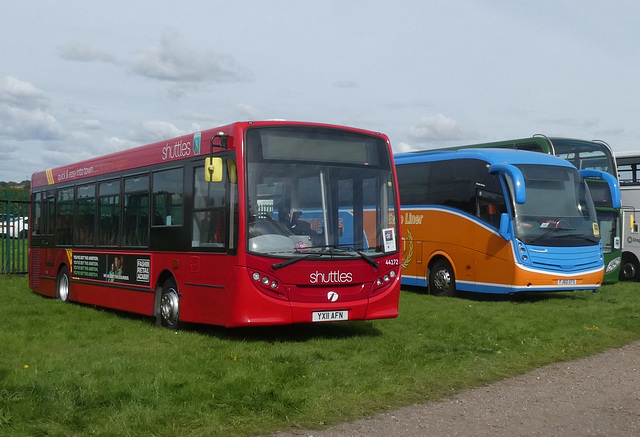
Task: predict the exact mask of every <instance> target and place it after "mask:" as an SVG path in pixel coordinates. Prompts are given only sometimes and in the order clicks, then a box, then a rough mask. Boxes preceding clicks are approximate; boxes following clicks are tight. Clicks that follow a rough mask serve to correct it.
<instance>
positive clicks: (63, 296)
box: [56, 267, 69, 302]
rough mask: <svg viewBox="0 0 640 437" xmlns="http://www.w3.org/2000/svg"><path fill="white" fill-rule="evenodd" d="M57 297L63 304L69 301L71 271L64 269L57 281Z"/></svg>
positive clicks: (61, 270)
mask: <svg viewBox="0 0 640 437" xmlns="http://www.w3.org/2000/svg"><path fill="white" fill-rule="evenodd" d="M56 297H57V298H58V299H60V300H61V301H62V302H67V301H68V300H69V269H67V268H66V267H62V268H61V269H60V273H58V279H57V280H56Z"/></svg>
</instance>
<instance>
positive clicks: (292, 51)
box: [0, 0, 640, 182]
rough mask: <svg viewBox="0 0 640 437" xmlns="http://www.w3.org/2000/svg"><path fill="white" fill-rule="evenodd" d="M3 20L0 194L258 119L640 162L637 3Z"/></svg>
mask: <svg viewBox="0 0 640 437" xmlns="http://www.w3.org/2000/svg"><path fill="white" fill-rule="evenodd" d="M8 3H11V4H10V5H8ZM0 10H1V12H0V181H16V182H21V181H23V180H26V179H30V177H31V174H32V173H33V172H35V171H40V170H44V169H47V168H52V167H56V166H59V165H64V164H70V163H73V162H76V161H79V160H83V159H87V158H91V157H95V156H100V155H103V154H106V153H110V152H115V151H119V150H124V149H128V148H131V147H135V146H138V145H142V144H147V143H151V142H155V141H160V140H163V139H169V138H173V137H176V136H179V135H183V134H187V133H191V132H196V131H198V130H202V129H209V128H214V127H216V126H221V125H224V124H228V123H232V122H234V121H243V120H264V119H286V120H296V121H313V122H322V123H331V124H339V125H347V126H354V127H359V128H364V129H369V130H373V131H378V132H383V133H385V134H387V135H388V136H389V138H390V140H391V144H392V146H393V149H394V152H396V153H400V152H406V151H412V150H424V149H431V148H438V147H449V146H455V145H466V144H474V143H480V142H487V141H499V140H506V139H511V138H523V137H530V136H532V135H534V134H545V135H548V136H563V137H572V138H580V139H589V140H590V139H600V140H604V141H606V142H607V143H608V144H609V145H611V147H612V148H613V150H614V152H623V151H624V152H627V151H632V150H636V149H638V150H640V136H639V135H640V127H639V126H638V124H639V121H640V26H639V25H638V21H639V20H640V2H637V1H635V0H627V1H624V0H620V1H618V0H613V1H612V2H602V1H592V0H582V1H568V0H553V1H552V0H536V1H535V2H534V1H527V2H523V1H513V0H476V1H473V0H459V1H456V0H430V1H424V2H419V1H415V0H394V1H380V0H367V1H360V0H308V1H301V0H297V1H293V0H291V1H289V0H268V1H267V0H236V1H228V0H227V1H218V0H202V1H199V0H193V1H190V0H183V1H181V2H166V1H158V0H154V1H150V0H127V1H122V0H109V1H104V2H93V1H72V0H56V1H44V0H30V1H24V2H8V1H5V2H4V5H3V6H2V7H0Z"/></svg>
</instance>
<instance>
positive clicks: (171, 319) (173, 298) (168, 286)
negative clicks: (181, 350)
mask: <svg viewBox="0 0 640 437" xmlns="http://www.w3.org/2000/svg"><path fill="white" fill-rule="evenodd" d="M179 321H180V295H179V294H178V286H177V285H176V282H175V281H174V280H173V279H169V280H167V281H166V282H165V283H164V285H163V286H162V295H161V296H160V323H161V325H162V326H164V327H165V328H169V329H177V328H178V324H179Z"/></svg>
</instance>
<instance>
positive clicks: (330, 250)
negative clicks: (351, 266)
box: [271, 246, 379, 270]
mask: <svg viewBox="0 0 640 437" xmlns="http://www.w3.org/2000/svg"><path fill="white" fill-rule="evenodd" d="M320 248H322V249H326V252H313V253H307V254H305V255H303V256H298V257H295V258H290V259H288V260H285V261H281V262H279V263H275V264H272V265H271V268H272V269H273V270H278V269H281V268H283V267H286V266H290V265H291V264H295V263H297V262H298V261H303V260H305V259H317V258H322V256H323V255H327V256H349V254H348V253H345V252H344V250H347V251H350V252H351V251H353V252H355V253H357V254H358V255H359V256H360V257H361V258H362V259H363V260H365V261H366V262H367V263H368V264H370V265H371V266H372V267H373V268H374V269H377V268H378V266H379V263H378V261H376V260H375V259H373V258H371V257H370V256H369V255H367V254H366V253H364V252H363V251H361V250H358V249H355V248H351V247H349V246H335V247H332V246H312V247H308V248H305V250H311V249H320Z"/></svg>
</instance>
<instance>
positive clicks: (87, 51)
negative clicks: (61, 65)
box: [58, 43, 119, 64]
mask: <svg viewBox="0 0 640 437" xmlns="http://www.w3.org/2000/svg"><path fill="white" fill-rule="evenodd" d="M58 55H59V56H60V57H61V58H62V59H64V60H67V61H75V62H96V61H100V62H107V63H112V64H119V61H118V59H117V58H116V56H114V55H113V54H111V53H107V52H103V51H100V50H97V49H95V48H92V47H89V46H86V45H84V44H79V43H73V44H65V45H62V46H60V47H58Z"/></svg>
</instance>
